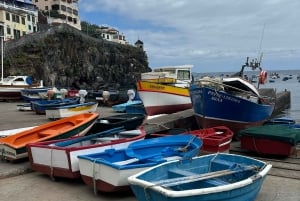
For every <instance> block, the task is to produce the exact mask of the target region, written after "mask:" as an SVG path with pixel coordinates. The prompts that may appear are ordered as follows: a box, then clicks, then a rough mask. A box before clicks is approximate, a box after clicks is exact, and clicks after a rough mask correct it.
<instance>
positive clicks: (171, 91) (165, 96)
mask: <svg viewBox="0 0 300 201" xmlns="http://www.w3.org/2000/svg"><path fill="white" fill-rule="evenodd" d="M137 86H138V89H137V90H138V93H139V96H140V98H141V100H142V102H143V104H144V107H145V110H146V113H147V115H150V116H151V115H156V114H171V113H175V112H179V111H182V110H187V109H191V108H192V104H191V99H190V96H189V91H188V88H182V87H176V86H172V85H167V84H158V83H152V82H147V81H139V82H138V84H137Z"/></svg>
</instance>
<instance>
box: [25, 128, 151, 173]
mask: <svg viewBox="0 0 300 201" xmlns="http://www.w3.org/2000/svg"><path fill="white" fill-rule="evenodd" d="M145 135H146V134H145V132H144V130H132V131H127V132H122V130H121V129H120V128H115V129H111V130H107V131H103V132H101V133H99V134H96V135H93V136H83V137H73V138H69V139H63V140H54V141H53V140H52V141H46V142H40V143H33V144H28V145H27V150H28V155H29V161H30V165H31V169H32V170H34V171H38V172H42V173H44V174H47V175H49V176H50V177H65V178H72V179H73V178H80V176H81V174H80V172H79V165H78V158H77V156H78V155H84V154H92V153H97V152H103V151H104V150H106V149H110V148H114V149H116V150H117V149H124V148H127V147H128V145H129V144H131V143H133V142H136V141H139V140H142V139H144V138H145ZM101 136H102V137H101ZM111 136H113V137H111ZM116 136H119V138H117V137H116ZM122 136H123V137H122ZM129 136H130V137H129ZM100 140H101V141H100ZM100 142H101V143H100Z"/></svg>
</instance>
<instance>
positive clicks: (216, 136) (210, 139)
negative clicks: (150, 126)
mask: <svg viewBox="0 0 300 201" xmlns="http://www.w3.org/2000/svg"><path fill="white" fill-rule="evenodd" d="M181 133H188V134H193V135H196V136H197V137H198V138H200V139H201V140H202V141H203V145H202V148H201V152H202V153H216V152H228V151H229V148H230V142H231V140H232V137H233V132H232V131H231V130H230V129H229V128H228V127H226V126H215V127H211V128H205V129H197V130H192V131H186V130H184V129H178V128H176V129H170V130H165V131H162V132H159V133H154V134H151V136H150V137H160V136H165V135H171V134H181Z"/></svg>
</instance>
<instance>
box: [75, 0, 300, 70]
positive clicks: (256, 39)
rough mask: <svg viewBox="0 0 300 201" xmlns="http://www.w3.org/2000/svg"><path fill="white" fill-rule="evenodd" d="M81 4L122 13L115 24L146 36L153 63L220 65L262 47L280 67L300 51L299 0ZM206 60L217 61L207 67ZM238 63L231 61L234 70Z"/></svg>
mask: <svg viewBox="0 0 300 201" xmlns="http://www.w3.org/2000/svg"><path fill="white" fill-rule="evenodd" d="M79 6H80V12H81V13H84V16H88V14H89V13H98V14H99V16H101V13H102V14H103V13H106V14H107V13H109V14H110V15H114V14H116V15H117V16H118V17H120V18H122V20H123V21H122V22H123V24H121V25H122V26H121V25H120V24H118V25H114V24H110V25H111V26H116V27H118V26H120V27H122V30H120V31H121V32H122V33H124V34H125V35H126V38H127V40H128V41H129V42H130V43H134V42H135V41H136V40H137V39H138V38H139V39H141V40H142V41H143V42H144V45H145V51H146V52H147V55H148V58H149V63H150V65H151V67H157V66H159V65H160V64H161V65H176V64H185V63H188V64H194V65H195V66H199V69H200V66H201V69H200V70H201V71H202V70H204V69H207V70H211V71H219V68H220V65H221V64H223V63H222V62H223V61H230V59H232V60H234V61H233V63H236V64H238V62H239V63H240V64H243V62H244V59H245V58H246V57H247V56H250V57H252V56H253V57H256V56H258V55H259V51H260V50H261V51H263V52H264V59H265V61H266V62H269V64H272V65H273V64H274V68H275V67H277V66H278V65H280V64H279V63H278V62H280V61H281V60H280V59H279V58H282V59H283V60H282V63H284V64H285V66H286V62H285V61H284V59H285V58H286V57H289V58H291V57H299V52H300V40H299V32H300V24H299V22H298V20H299V19H300V12H299V10H298V9H299V8H300V1H298V0H289V1H286V0H264V1H261V0H253V1H243V0H240V1H237V0H214V1H204V0H159V1H158V0H151V1H148V0H123V1H111V0H82V1H80V2H79ZM81 13H80V14H81ZM103 23H106V22H103V21H101V17H99V24H103ZM127 23H128V24H127ZM127 25H128V26H127ZM129 25H130V26H129ZM135 25H136V26H135ZM143 25H144V26H143ZM263 32H264V34H263ZM262 36H263V38H262ZM261 40H262V41H261ZM260 48H261V49H260ZM275 61H276V62H277V63H276V64H275V63H274V62H275ZM292 61H293V63H290V66H291V68H296V67H297V65H298V67H299V64H300V63H299V60H298V62H297V60H296V59H292ZM191 62H194V63H191ZM205 63H209V64H210V65H212V66H209V67H208V66H205V67H202V66H203V65H204V64H205ZM206 67H207V68H206ZM237 68H239V66H230V67H229V66H228V71H232V70H236V69H237ZM278 68H280V66H278Z"/></svg>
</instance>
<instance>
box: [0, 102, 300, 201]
mask: <svg viewBox="0 0 300 201" xmlns="http://www.w3.org/2000/svg"><path fill="white" fill-rule="evenodd" d="M16 105H17V103H6V102H0V111H1V114H2V115H1V116H0V130H6V129H13V128H19V127H27V126H36V125H39V124H41V123H45V122H49V120H48V119H46V117H45V115H37V114H35V113H33V112H30V111H29V112H27V111H26V112H25V111H24V112H20V111H17V110H16ZM97 112H99V113H100V116H103V117H104V116H111V115H114V114H115V113H114V112H113V111H112V109H111V108H107V107H99V108H98V110H97ZM299 189H300V180H297V179H289V178H284V177H277V176H271V175H268V176H267V178H266V180H265V181H264V184H263V186H262V189H261V191H260V193H259V195H258V197H257V199H256V201H300V190H299ZM2 200H3V201H4V200H5V201H6V200H14V201H40V200H47V201H67V200H68V201H69V200H72V201H83V200H84V201H86V200H89V201H93V200H98V201H99V200H102V201H119V200H122V201H136V200H137V199H136V198H135V197H134V195H132V194H123V193H117V194H116V193H115V194H101V193H99V194H97V195H94V192H93V189H91V188H89V187H88V186H86V185H85V184H84V183H83V182H82V181H81V180H76V181H73V180H69V179H60V180H59V181H53V180H51V179H50V177H48V176H46V175H43V174H41V173H38V172H32V171H31V170H30V165H29V162H28V161H24V162H20V163H9V162H6V161H0V201H2Z"/></svg>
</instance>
